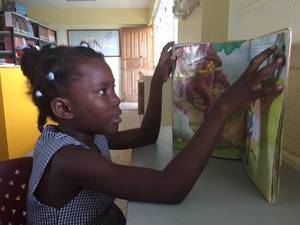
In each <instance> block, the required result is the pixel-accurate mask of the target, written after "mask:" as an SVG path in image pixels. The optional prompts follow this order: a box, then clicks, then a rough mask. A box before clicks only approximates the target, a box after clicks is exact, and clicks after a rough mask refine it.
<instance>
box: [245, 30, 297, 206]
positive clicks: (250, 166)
mask: <svg viewBox="0 0 300 225" xmlns="http://www.w3.org/2000/svg"><path fill="white" fill-rule="evenodd" d="M290 39H291V34H290V31H289V30H284V31H280V32H276V33H272V34H269V35H266V36H263V37H260V38H256V39H252V40H250V58H251V59H252V58H253V57H254V56H255V55H257V54H259V53H260V52H262V51H263V50H265V49H266V48H269V47H271V46H273V45H276V46H277V51H276V53H274V54H273V55H272V56H271V57H270V58H269V59H267V60H266V61H265V63H264V64H263V65H262V66H264V65H266V64H268V63H271V62H273V61H274V60H276V59H277V58H278V57H279V56H281V57H282V56H283V57H284V58H285V65H284V66H283V67H282V68H279V69H277V70H276V71H275V73H274V74H273V75H271V76H269V77H268V78H267V79H265V80H264V81H263V82H262V83H261V86H263V87H267V86H270V85H273V84H275V83H276V84H284V86H285V91H284V92H283V93H282V94H281V95H279V96H277V97H274V96H273V97H272V96H270V97H264V98H262V99H259V100H257V101H255V102H254V103H253V104H252V105H251V107H250V110H249V113H248V123H247V124H248V129H247V130H248V133H247V152H246V155H245V165H246V169H247V173H248V175H249V177H250V178H251V180H252V181H253V182H254V183H255V185H256V186H257V188H258V189H259V190H260V191H261V192H262V193H263V195H264V196H265V197H266V198H267V199H268V201H270V202H272V203H274V202H275V201H276V198H277V192H278V185H279V179H278V171H279V166H280V158H281V150H282V144H281V143H282V140H281V139H282V132H283V131H282V129H283V126H282V123H283V119H282V118H283V113H284V106H285V102H286V97H285V93H286V92H287V81H288V64H289V55H290Z"/></svg>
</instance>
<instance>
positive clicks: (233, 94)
mask: <svg viewBox="0 0 300 225" xmlns="http://www.w3.org/2000/svg"><path fill="white" fill-rule="evenodd" d="M275 50H276V47H271V48H268V49H266V50H265V51H263V52H262V53H260V54H259V55H257V56H255V57H254V58H253V59H252V60H251V62H250V64H249V66H248V68H247V69H246V71H245V72H244V73H243V74H242V76H241V77H240V78H239V79H238V80H237V81H236V82H235V83H234V84H233V85H232V86H231V87H230V88H229V89H228V90H227V91H225V92H224V94H223V95H222V96H221V97H220V99H219V101H218V104H219V106H220V107H221V108H222V110H223V112H226V113H232V112H235V111H237V110H239V109H243V108H246V107H247V106H249V105H250V103H252V102H253V101H255V100H256V99H257V98H261V97H264V96H267V95H276V94H280V93H281V92H282V90H283V89H284V87H283V86H282V85H273V86H269V87H264V88H262V87H261V85H260V83H261V81H262V80H264V79H265V78H266V77H268V76H269V75H272V74H274V72H275V70H276V69H278V68H279V67H281V66H282V65H283V64H284V59H283V58H282V57H280V58H278V59H277V60H276V61H274V62H273V63H271V64H268V65H266V66H264V67H262V68H260V69H259V67H260V65H261V64H262V63H263V62H264V61H265V60H266V59H267V58H269V57H270V56H271V55H272V54H273V53H274V52H275Z"/></svg>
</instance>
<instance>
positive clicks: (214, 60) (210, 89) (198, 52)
mask: <svg viewBox="0 0 300 225" xmlns="http://www.w3.org/2000/svg"><path fill="white" fill-rule="evenodd" d="M174 55H175V56H176V57H177V62H176V67H175V70H174V74H173V146H174V148H178V149H182V148H184V147H185V145H186V144H187V143H188V142H189V140H190V139H191V138H192V137H193V136H194V134H195V132H196V131H197V130H198V128H199V127H200V126H201V124H202V122H203V121H204V120H205V117H206V115H207V114H208V113H209V111H210V109H211V108H212V106H213V104H214V102H215V101H216V100H217V99H218V97H219V96H220V95H221V94H222V93H223V92H224V91H225V90H226V89H228V88H229V87H230V85H231V84H232V83H233V82H234V81H235V80H237V79H238V78H239V77H240V76H241V74H242V73H243V72H244V70H245V69H246V68H247V66H248V64H249V42H248V41H233V42H226V43H195V44H181V45H175V46H174ZM245 143H246V112H245V111H240V112H237V113H235V114H233V115H232V116H231V117H230V119H229V120H228V122H227V123H226V126H225V128H224V131H223V133H222V135H221V137H220V140H219V141H218V144H217V147H216V150H215V151H214V153H213V155H214V156H217V157H222V158H230V159H240V158H242V155H243V152H244V151H245V148H246V145H245Z"/></svg>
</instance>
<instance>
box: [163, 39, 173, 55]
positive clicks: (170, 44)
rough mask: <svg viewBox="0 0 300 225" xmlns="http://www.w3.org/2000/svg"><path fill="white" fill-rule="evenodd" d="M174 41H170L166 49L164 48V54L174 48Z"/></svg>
mask: <svg viewBox="0 0 300 225" xmlns="http://www.w3.org/2000/svg"><path fill="white" fill-rule="evenodd" d="M174 43H175V42H174V41H170V42H168V43H167V44H166V45H165V46H164V47H163V50H162V53H164V52H165V53H167V52H168V50H169V48H170V47H172V46H173V45H174Z"/></svg>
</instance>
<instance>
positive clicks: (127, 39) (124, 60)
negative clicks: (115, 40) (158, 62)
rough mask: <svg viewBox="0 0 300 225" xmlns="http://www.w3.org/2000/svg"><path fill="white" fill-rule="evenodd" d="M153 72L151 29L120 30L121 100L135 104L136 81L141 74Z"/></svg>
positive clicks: (136, 95)
mask: <svg viewBox="0 0 300 225" xmlns="http://www.w3.org/2000/svg"><path fill="white" fill-rule="evenodd" d="M148 71H151V72H152V71H153V38H152V28H150V27H134V28H122V29H121V77H122V78H121V82H122V93H121V99H122V101H124V102H137V100H138V80H139V76H140V74H141V73H148Z"/></svg>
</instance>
